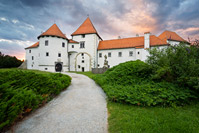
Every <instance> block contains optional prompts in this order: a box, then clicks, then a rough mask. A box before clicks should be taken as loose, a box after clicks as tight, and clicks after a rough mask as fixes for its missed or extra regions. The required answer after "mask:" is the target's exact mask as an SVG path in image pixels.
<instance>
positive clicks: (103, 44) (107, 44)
mask: <svg viewBox="0 0 199 133" xmlns="http://www.w3.org/2000/svg"><path fill="white" fill-rule="evenodd" d="M159 45H168V44H167V43H165V42H164V41H162V40H161V39H160V38H158V37H156V36H155V35H151V36H150V46H159ZM120 48H144V37H143V36H142V37H131V38H123V39H115V40H104V41H100V43H99V45H98V50H103V49H120Z"/></svg>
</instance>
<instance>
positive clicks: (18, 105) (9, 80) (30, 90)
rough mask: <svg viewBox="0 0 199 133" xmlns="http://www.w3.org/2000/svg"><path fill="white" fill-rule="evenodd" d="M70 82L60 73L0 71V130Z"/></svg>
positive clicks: (45, 100) (56, 93) (51, 96)
mask: <svg viewBox="0 0 199 133" xmlns="http://www.w3.org/2000/svg"><path fill="white" fill-rule="evenodd" d="M70 82H71V78H70V77H69V76H67V75H63V74H60V73H57V74H53V73H52V74H46V75H45V74H36V73H34V72H27V71H18V70H15V71H5V72H0V116H1V117H0V130H1V129H2V128H3V127H5V126H8V125H10V124H12V123H13V122H14V121H15V120H16V119H18V118H21V117H23V116H24V115H25V114H26V113H29V112H30V111H32V110H34V109H36V108H38V107H39V106H41V105H42V104H44V103H45V102H47V101H48V100H50V99H52V98H53V97H54V96H56V95H58V94H59V93H60V92H61V91H62V90H64V89H66V88H67V87H68V86H69V85H70Z"/></svg>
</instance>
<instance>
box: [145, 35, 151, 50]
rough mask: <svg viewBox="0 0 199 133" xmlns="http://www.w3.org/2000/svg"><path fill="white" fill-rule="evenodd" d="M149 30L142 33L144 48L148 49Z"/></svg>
mask: <svg viewBox="0 0 199 133" xmlns="http://www.w3.org/2000/svg"><path fill="white" fill-rule="evenodd" d="M150 35H151V33H150V32H145V33H144V48H145V49H148V48H150Z"/></svg>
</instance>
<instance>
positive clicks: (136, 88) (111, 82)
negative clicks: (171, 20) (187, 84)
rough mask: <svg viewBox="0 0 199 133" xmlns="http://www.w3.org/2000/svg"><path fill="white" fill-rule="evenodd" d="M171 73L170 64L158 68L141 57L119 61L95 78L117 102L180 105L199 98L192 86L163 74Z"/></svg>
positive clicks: (109, 97) (143, 104)
mask: <svg viewBox="0 0 199 133" xmlns="http://www.w3.org/2000/svg"><path fill="white" fill-rule="evenodd" d="M157 68H158V67H157ZM169 75H171V71H170V69H169V67H160V68H159V69H158V70H157V71H156V69H155V68H152V66H151V65H149V64H147V63H144V62H142V61H139V60H137V61H129V62H125V63H122V64H119V65H117V66H115V67H113V68H111V69H109V70H108V71H107V72H105V73H104V74H102V75H96V76H95V77H93V79H94V80H95V81H96V83H98V84H99V85H100V86H101V87H102V88H103V89H104V91H105V93H106V94H107V96H108V99H109V100H111V101H115V102H124V103H128V104H133V105H139V106H156V105H162V106H176V105H183V104H185V103H188V100H190V99H193V98H196V97H195V95H194V92H193V91H192V90H190V89H187V88H184V87H180V86H179V85H178V84H175V83H171V82H167V80H164V79H163V80H162V77H165V78H166V77H167V78H168V77H170V76H169ZM171 79H172V77H171V78H170V79H168V81H170V80H171Z"/></svg>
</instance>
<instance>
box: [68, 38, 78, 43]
mask: <svg viewBox="0 0 199 133" xmlns="http://www.w3.org/2000/svg"><path fill="white" fill-rule="evenodd" d="M69 43H79V42H77V41H74V40H72V39H69Z"/></svg>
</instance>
